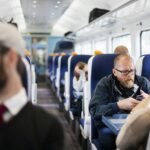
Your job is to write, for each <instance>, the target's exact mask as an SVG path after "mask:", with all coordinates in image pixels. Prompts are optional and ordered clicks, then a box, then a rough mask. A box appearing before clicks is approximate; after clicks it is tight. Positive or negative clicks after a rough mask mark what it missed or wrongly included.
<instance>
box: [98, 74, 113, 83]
mask: <svg viewBox="0 0 150 150" xmlns="http://www.w3.org/2000/svg"><path fill="white" fill-rule="evenodd" d="M112 79H113V77H112V74H110V75H107V76H104V77H102V78H101V79H100V83H106V82H109V81H112Z"/></svg>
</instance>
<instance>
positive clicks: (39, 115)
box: [27, 103, 59, 125]
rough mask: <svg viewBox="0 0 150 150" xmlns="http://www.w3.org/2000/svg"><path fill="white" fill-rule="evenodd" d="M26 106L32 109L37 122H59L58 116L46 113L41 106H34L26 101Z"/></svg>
mask: <svg viewBox="0 0 150 150" xmlns="http://www.w3.org/2000/svg"><path fill="white" fill-rule="evenodd" d="M27 107H28V109H30V110H31V111H32V114H33V116H34V119H35V120H36V122H38V123H44V122H47V124H49V125H50V124H53V123H58V124H59V121H58V118H57V117H56V116H54V115H53V114H50V113H48V112H47V111H45V110H44V109H42V108H41V107H39V106H35V105H33V104H31V103H27Z"/></svg>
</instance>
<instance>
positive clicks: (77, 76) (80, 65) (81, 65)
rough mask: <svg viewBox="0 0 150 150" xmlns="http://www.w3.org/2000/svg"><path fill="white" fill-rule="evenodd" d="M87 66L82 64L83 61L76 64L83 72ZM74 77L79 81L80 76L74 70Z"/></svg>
mask: <svg viewBox="0 0 150 150" xmlns="http://www.w3.org/2000/svg"><path fill="white" fill-rule="evenodd" d="M85 65H86V63H84V62H82V61H80V62H78V63H77V64H76V66H75V67H77V66H78V67H79V69H81V70H83V69H84V67H85ZM74 75H75V77H76V78H77V80H79V77H80V75H79V74H78V73H77V72H76V71H75V70H74Z"/></svg>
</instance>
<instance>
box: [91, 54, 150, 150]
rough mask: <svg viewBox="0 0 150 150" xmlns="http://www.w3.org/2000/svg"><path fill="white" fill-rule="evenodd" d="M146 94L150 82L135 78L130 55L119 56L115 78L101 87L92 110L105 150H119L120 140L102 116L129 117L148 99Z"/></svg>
mask: <svg viewBox="0 0 150 150" xmlns="http://www.w3.org/2000/svg"><path fill="white" fill-rule="evenodd" d="M146 93H148V94H149V93H150V82H149V81H148V79H146V78H145V77H140V76H137V75H136V74H135V66H134V62H133V59H132V58H131V57H130V56H129V55H118V56H117V57H116V58H115V60H114V68H113V70H112V74H111V75H109V76H106V77H104V78H102V79H101V80H100V81H99V83H98V84H97V86H96V89H95V92H94V95H93V97H92V99H91V102H90V107H89V108H90V113H91V115H92V116H93V117H94V123H95V126H96V127H97V130H98V139H99V144H100V147H101V149H102V150H103V149H104V150H113V149H116V145H115V140H116V136H115V135H114V134H113V133H112V131H111V130H110V129H109V128H107V127H106V126H105V125H104V124H103V123H102V121H101V117H102V115H113V114H116V113H129V112H130V111H131V110H132V109H133V108H134V107H135V106H136V105H137V104H138V103H140V101H139V99H140V100H141V99H142V98H146V97H147V96H148V94H146Z"/></svg>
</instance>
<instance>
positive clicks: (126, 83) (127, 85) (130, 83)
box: [120, 79, 134, 89]
mask: <svg viewBox="0 0 150 150" xmlns="http://www.w3.org/2000/svg"><path fill="white" fill-rule="evenodd" d="M120 83H121V85H122V86H123V87H125V88H129V89H130V88H132V87H133V86H134V79H129V80H126V81H120Z"/></svg>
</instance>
